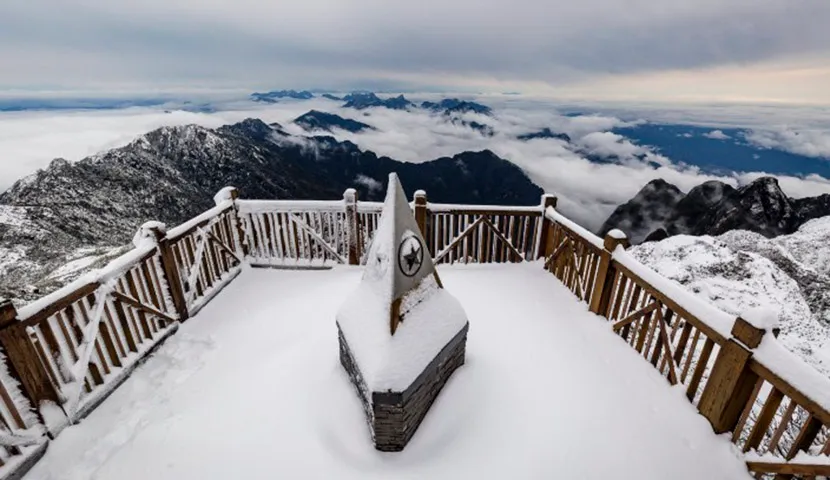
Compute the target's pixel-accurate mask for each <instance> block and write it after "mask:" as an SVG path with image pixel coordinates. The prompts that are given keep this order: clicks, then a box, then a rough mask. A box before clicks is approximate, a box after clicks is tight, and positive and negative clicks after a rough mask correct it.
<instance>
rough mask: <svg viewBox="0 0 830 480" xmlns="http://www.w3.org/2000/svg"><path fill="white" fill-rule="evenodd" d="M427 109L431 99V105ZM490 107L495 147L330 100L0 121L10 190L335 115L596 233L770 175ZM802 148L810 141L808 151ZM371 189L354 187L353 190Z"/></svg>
mask: <svg viewBox="0 0 830 480" xmlns="http://www.w3.org/2000/svg"><path fill="white" fill-rule="evenodd" d="M424 99H427V97H426V96H424ZM430 99H432V98H430ZM484 101H485V102H486V103H489V104H491V105H494V106H495V107H496V116H495V117H493V118H491V117H486V116H479V115H472V114H471V115H468V116H466V117H465V119H466V120H468V121H477V122H480V123H486V124H489V125H491V126H492V127H493V128H494V130H495V132H496V133H495V135H493V136H492V137H487V136H483V135H481V134H479V133H478V132H476V131H475V130H473V129H470V128H467V127H464V126H462V125H460V124H453V123H451V122H447V121H446V119H445V118H443V117H442V116H440V115H435V114H430V113H428V112H426V111H422V110H415V111H412V112H406V111H396V110H387V109H370V110H368V111H364V112H359V111H356V110H352V109H342V108H340V106H339V103H337V102H331V101H328V100H323V99H315V100H311V101H306V102H285V103H280V104H277V105H268V106H259V105H254V104H251V103H249V102H248V103H244V104H239V105H228V106H227V109H225V110H222V111H220V112H217V113H212V114H196V113H187V112H180V111H176V112H173V113H163V112H162V111H160V110H156V109H142V108H133V109H127V110H120V111H107V112H80V113H79V112H58V113H54V112H51V113H49V112H39V113H16V114H2V115H0V190H2V189H5V188H7V187H8V186H10V185H11V184H12V183H13V182H14V181H15V180H16V179H17V178H18V177H20V176H22V175H25V174H29V173H31V172H33V171H34V170H35V169H37V168H42V167H45V166H46V165H48V163H49V161H50V160H51V159H52V158H54V157H58V156H61V157H65V158H68V159H69V160H78V159H80V158H82V157H84V156H86V155H89V154H92V153H96V152H98V151H100V150H102V149H106V148H112V147H116V146H119V145H123V144H126V143H128V142H129V141H130V140H131V139H133V138H134V137H135V136H137V135H139V134H141V133H144V132H146V131H148V130H150V129H152V128H155V127H158V126H161V125H173V124H185V123H197V124H201V125H204V126H208V127H216V126H219V125H222V124H226V123H231V122H235V121H239V120H242V119H244V118H247V117H258V118H261V119H263V120H264V121H266V122H269V123H270V122H279V123H280V124H282V125H284V126H285V128H286V129H287V130H288V131H289V132H291V133H295V134H298V135H305V134H307V133H306V132H304V131H303V130H302V129H301V128H300V127H298V126H296V125H293V124H291V121H292V120H293V119H294V118H296V117H298V116H300V115H302V114H303V113H305V112H307V111H308V110H311V109H318V110H323V111H330V112H333V113H338V114H339V115H341V116H343V117H347V118H353V119H355V120H359V121H362V122H365V123H368V124H370V125H372V126H374V127H377V130H374V131H367V132H365V133H360V134H352V133H348V132H342V131H339V132H336V136H337V137H338V138H339V139H341V140H350V141H353V142H355V143H356V144H358V145H359V146H360V147H361V148H363V149H367V150H372V151H374V152H375V153H377V154H378V155H386V156H389V157H392V158H395V159H397V160H402V161H408V162H424V161H428V160H433V159H435V158H439V157H443V156H452V155H455V154H457V153H460V152H462V151H465V150H473V151H478V150H483V149H490V150H492V151H494V152H495V153H496V154H498V155H500V156H502V157H503V158H506V159H508V160H510V161H512V162H514V163H516V164H517V165H519V166H520V167H522V168H523V169H524V170H525V171H526V172H527V173H528V175H529V176H530V177H531V179H532V180H533V181H534V182H536V183H538V184H539V185H540V186H542V187H543V188H544V189H545V190H546V191H548V192H550V193H554V194H556V195H558V196H559V198H560V205H561V207H562V209H563V210H564V211H565V212H566V213H567V214H569V215H571V216H572V217H573V218H574V219H576V220H578V221H580V222H581V223H583V224H585V225H586V226H587V227H590V228H597V227H598V226H599V225H600V224H601V222H602V221H603V220H604V219H605V218H606V217H607V216H608V215H609V214H610V212H611V211H612V210H613V209H614V208H615V207H616V206H617V205H619V204H621V203H623V202H625V201H627V200H628V199H629V198H631V197H632V196H633V195H634V194H635V193H636V192H637V191H638V190H639V189H640V188H642V186H643V185H644V184H645V183H647V182H648V181H650V180H652V179H655V178H663V179H665V180H666V181H668V182H671V183H673V184H675V185H677V186H678V187H679V188H680V189H681V190H684V191H688V190H689V189H691V188H692V187H694V186H696V185H698V184H700V183H701V182H703V181H706V180H710V179H719V180H721V181H724V182H727V183H730V184H732V185H734V186H737V185H740V184H743V183H747V182H750V181H752V180H754V179H755V178H758V177H759V176H761V175H764V173H763V172H747V173H740V174H735V175H729V176H718V175H710V174H707V173H704V172H702V171H701V170H699V169H697V168H690V167H684V166H680V165H677V164H675V163H674V162H672V160H671V159H670V158H666V157H665V156H663V155H660V154H659V153H656V152H653V151H651V150H650V149H649V148H648V147H645V146H640V145H635V144H632V143H631V142H630V141H628V140H627V139H625V138H623V137H621V136H619V135H617V134H615V133H612V132H610V131H609V130H610V129H612V128H614V127H618V126H625V125H630V124H632V123H634V122H633V121H632V119H631V117H632V116H631V115H627V116H628V117H629V118H628V119H626V120H622V119H620V118H618V117H615V116H611V115H606V114H595V115H580V116H570V115H562V114H560V113H557V110H556V109H554V108H553V107H552V106H551V105H550V104H545V103H542V102H538V101H537V102H529V101H526V100H513V99H505V98H501V99H496V98H493V97H490V98H487V99H485V100H484ZM718 111H719V110H718V109H714V110H712V113H711V114H710V115H711V118H713V120H712V122H714V123H721V124H729V125H732V126H734V125H735V124H734V122H732V123H730V122H726V121H725V120H724V119H722V118H720V119H719V118H718ZM730 112H731V113H730V114H729V116H730V117H737V118H742V117H743V116H746V117H750V116H751V113H744V114H741V113H739V109H732V110H730ZM641 114H642V115H643V118H649V119H650V113H649V112H648V111H641ZM661 115H662V116H664V117H671V116H672V115H673V114H670V113H669V112H668V111H663V112H662V114H661ZM661 115H655V116H657V117H660V116H661ZM696 115H698V116H699V117H700V118H704V116H705V115H704V114H703V113H702V112H698V113H697V114H696ZM753 118H755V117H753ZM820 124H821V121H820V119H819V121H818V122H817V123H814V124H813V126H812V127H809V126H808V127H804V128H802V129H797V130H795V129H794V130H792V131H790V133H789V134H784V133H782V131H781V130H780V127H779V126H777V125H770V126H768V127H763V126H762V125H763V122H761V121H758V120H757V119H756V121H755V122H754V123H752V126H753V130H752V132H751V133H750V134H748V135H747V136H748V139H749V140H750V141H751V142H753V143H755V144H757V145H759V146H761V147H764V148H782V149H790V150H791V151H795V152H799V151H801V153H803V154H810V153H819V152H823V150H821V149H822V148H825V147H823V146H822V145H825V144H824V143H822V142H824V141H825V140H826V139H828V138H830V134H828V130H827V129H824V128H823V127H816V126H815V125H820ZM545 127H547V128H550V129H552V130H553V131H554V132H559V133H566V134H568V135H569V136H570V137H571V138H572V142H571V146H568V144H567V143H566V142H564V141H561V140H555V139H537V140H530V141H519V140H517V139H516V136H517V135H520V134H526V133H530V132H534V131H538V130H540V129H541V128H545ZM716 132H718V130H716V129H713V130H712V131H710V132H709V135H710V136H713V137H718V138H719V137H720V134H718V133H716ZM796 132H798V133H796ZM720 133H721V134H722V132H720ZM801 139H807V141H806V142H801ZM808 145H812V147H808ZM586 155H597V156H602V157H608V156H615V157H616V158H617V161H616V162H615V163H596V162H591V161H589V160H587V159H586V158H585V156H586ZM778 178H779V179H780V182H781V185H782V187H783V188H784V190H785V192H787V193H788V194H789V195H791V196H794V197H804V196H813V195H819V194H822V193H828V192H830V183H828V181H827V180H826V179H824V178H821V177H818V176H810V177H807V178H796V177H786V176H779V177H778ZM366 181H367V179H355V182H364V183H365V182H366ZM413 187H415V186H413Z"/></svg>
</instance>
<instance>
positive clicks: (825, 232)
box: [630, 217, 830, 375]
mask: <svg viewBox="0 0 830 480" xmlns="http://www.w3.org/2000/svg"><path fill="white" fill-rule="evenodd" d="M828 241H830V217H825V218H821V219H815V220H811V221H809V222H807V223H805V224H804V225H803V226H802V227H801V228H799V229H798V230H797V231H796V232H794V233H792V234H789V235H782V236H778V237H776V238H773V239H768V238H766V237H764V236H763V235H761V234H759V233H755V232H750V231H746V230H732V231H729V232H727V233H725V234H723V235H719V236H715V237H712V236H701V237H694V236H689V235H678V236H675V237H671V238H667V239H664V240H662V241H659V242H649V243H644V244H642V245H638V246H635V247H633V248H632V249H631V250H630V251H631V252H632V253H633V254H634V255H635V256H636V257H637V258H638V259H639V260H640V261H641V262H643V263H644V264H646V265H649V266H650V267H652V268H653V269H655V270H656V271H657V272H659V273H661V274H662V275H664V276H666V277H668V278H670V279H672V280H675V281H677V282H678V283H680V284H681V285H684V286H685V287H686V288H688V289H689V290H691V291H692V292H694V293H695V294H697V295H698V296H700V297H702V298H703V299H705V300H707V301H709V302H711V303H713V304H715V305H717V306H718V307H720V308H721V309H722V310H724V311H727V312H729V313H732V314H735V315H740V314H741V313H743V312H745V311H747V310H748V309H749V308H753V307H759V306H760V307H765V308H768V309H771V310H773V311H775V312H776V313H777V314H778V315H779V318H780V320H781V327H782V332H781V336H780V337H779V339H780V340H781V341H782V342H783V343H784V344H785V345H786V346H787V347H788V348H790V349H791V350H792V351H794V352H795V353H797V354H798V355H800V356H801V357H802V358H803V359H804V360H805V361H807V362H808V363H809V364H811V365H813V366H814V367H815V368H817V369H818V370H819V371H821V372H823V373H824V374H826V375H830V246H828V245H830V243H828Z"/></svg>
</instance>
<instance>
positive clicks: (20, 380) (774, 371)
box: [0, 188, 830, 478]
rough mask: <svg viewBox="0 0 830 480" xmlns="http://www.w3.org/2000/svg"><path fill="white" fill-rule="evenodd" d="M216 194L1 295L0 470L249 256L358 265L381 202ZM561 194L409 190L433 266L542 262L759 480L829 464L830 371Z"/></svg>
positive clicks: (21, 464)
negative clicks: (178, 217) (65, 281)
mask: <svg viewBox="0 0 830 480" xmlns="http://www.w3.org/2000/svg"><path fill="white" fill-rule="evenodd" d="M215 200H216V207H215V208H212V209H210V210H208V211H207V212H205V213H203V214H202V215H199V216H197V217H196V218H194V219H192V220H190V221H188V222H186V223H184V224H182V225H180V226H178V227H176V228H173V229H170V230H167V231H165V229H164V227H163V225H161V224H157V223H154V222H150V223H148V224H145V225H144V226H142V228H141V229H140V230H139V232H138V234H137V235H136V237H135V239H134V244H135V249H133V250H132V251H130V252H128V253H127V254H125V255H123V256H122V257H119V258H118V259H116V260H114V261H113V262H111V263H110V264H109V265H108V266H107V267H105V268H104V269H102V270H99V271H97V272H94V273H91V274H88V275H86V276H84V277H82V278H81V279H79V280H77V281H75V282H73V283H72V284H70V285H67V286H66V287H64V288H62V289H60V290H59V291H57V292H55V293H53V294H51V295H49V296H47V297H45V298H42V299H40V300H38V301H36V302H34V303H32V304H30V305H27V306H26V307H24V308H21V309H20V310H19V311H17V310H16V309H15V308H14V306H13V305H12V304H11V303H9V302H6V303H2V304H0V346H2V355H3V357H0V478H3V477H4V476H7V475H9V474H11V473H15V472H16V473H20V472H21V471H25V470H26V469H27V468H28V466H30V465H31V464H32V463H33V462H35V461H36V460H37V459H38V458H39V456H40V455H41V454H42V453H43V451H44V449H45V447H46V445H47V443H48V440H47V438H48V437H54V436H55V435H58V434H59V433H60V431H61V429H62V428H64V427H65V426H66V425H68V424H70V423H74V422H77V421H79V420H80V419H81V418H83V417H84V415H86V414H87V413H88V412H89V411H91V410H92V409H93V408H95V406H96V405H97V404H98V403H100V402H101V401H102V400H103V399H104V398H105V397H106V396H107V395H108V394H109V393H110V392H112V391H113V389H114V388H115V387H117V386H118V385H119V384H120V383H121V382H122V381H123V380H124V379H126V378H127V377H128V376H129V374H130V372H131V371H132V370H133V369H134V368H135V367H136V366H137V365H138V364H139V363H140V362H141V360H142V359H143V358H145V357H146V356H147V355H148V354H149V352H151V351H152V350H153V349H154V348H156V347H157V346H158V345H159V344H160V343H161V342H163V341H164V340H165V339H166V338H168V337H169V336H170V335H171V334H173V333H174V332H175V331H176V330H177V328H178V325H179V323H180V322H183V321H185V320H187V319H188V318H189V317H190V316H193V315H195V314H196V312H198V311H199V310H200V309H201V308H203V307H204V306H205V304H207V302H209V301H210V300H211V299H212V298H213V297H214V296H216V295H217V294H218V293H219V292H220V291H221V290H222V289H223V288H224V287H225V286H226V285H228V284H229V283H230V282H231V281H233V279H234V278H236V276H237V275H238V274H239V273H240V272H241V270H242V268H243V265H246V264H247V265H250V266H254V267H263V266H267V267H280V268H292V267H293V268H296V267H301V268H307V267H318V266H326V267H327V266H329V265H333V264H338V263H340V264H352V265H357V264H360V263H362V262H363V261H364V260H365V255H366V252H368V250H369V247H370V246H371V241H372V237H373V235H374V231H375V229H376V228H377V225H378V221H379V218H380V212H381V207H382V206H381V204H379V203H376V202H358V199H357V194H356V192H355V191H354V190H348V191H346V193H345V194H344V198H343V200H338V201H286V200H274V201H260V200H240V199H238V198H237V193H236V191H235V190H234V189H232V188H227V189H223V190H222V191H220V192H219V194H217V196H216V198H215ZM555 207H556V199H555V198H554V197H552V196H545V197H543V198H542V202H541V204H540V205H539V206H532V207H493V206H464V205H442V204H432V203H429V202H427V198H426V194H425V193H424V192H420V191H419V192H416V194H415V196H414V199H413V203H412V208H413V211H414V214H415V218H416V221H417V223H418V225H419V227H420V228H421V230H422V232H423V233H424V236H425V239H426V241H427V244H428V248H429V250H430V252H431V254H432V256H433V258H434V260H435V262H436V263H440V264H452V263H498V262H522V261H531V260H537V259H539V260H540V261H541V263H542V265H543V266H544V268H545V269H546V270H548V271H549V272H551V273H552V274H553V275H555V277H556V278H558V279H559V280H560V281H561V282H562V283H563V284H564V286H565V287H566V288H568V289H569V290H570V291H571V292H573V293H574V295H576V296H577V297H578V298H579V299H580V300H582V301H584V302H585V303H586V304H587V305H588V307H589V308H590V310H591V311H592V312H594V313H597V314H599V315H601V316H603V317H605V318H606V319H608V321H609V322H610V323H611V329H612V330H613V331H614V332H615V333H617V334H618V335H619V336H620V337H621V339H622V340H623V341H625V342H627V343H628V344H629V345H630V346H631V347H632V349H634V350H635V351H636V352H637V353H638V354H639V355H641V356H643V357H644V359H645V360H646V361H648V362H650V363H651V365H652V366H653V367H654V368H655V369H657V370H658V371H659V372H660V374H661V375H663V376H664V377H665V378H666V379H667V381H668V382H669V383H671V384H672V385H682V386H683V388H684V390H685V392H686V396H687V398H688V399H689V401H690V402H691V403H692V404H693V405H695V406H696V407H697V409H698V410H699V411H700V413H701V414H702V415H703V416H705V417H706V418H707V419H708V420H709V421H710V423H711V424H712V427H713V429H714V430H715V431H716V432H718V433H725V432H729V433H731V438H732V441H733V442H734V443H735V444H736V445H737V447H738V448H739V449H741V450H743V451H744V452H746V453H747V465H748V467H749V468H750V470H751V471H753V472H754V473H756V474H757V475H758V476H759V478H760V477H763V476H764V475H776V476H777V477H776V478H788V477H791V476H793V475H797V476H801V477H804V478H809V477H811V476H816V475H830V462H828V460H827V458H826V457H823V456H822V455H827V454H828V453H830V428H828V427H829V426H830V413H828V412H830V379H827V378H824V377H822V376H821V375H820V374H818V372H816V371H814V370H813V369H812V368H811V367H809V366H807V365H806V364H804V363H803V362H801V361H800V360H799V359H798V358H797V357H795V356H794V355H793V354H791V353H789V352H788V351H786V350H785V349H784V348H783V347H782V346H781V345H779V344H778V343H777V342H776V341H775V340H774V339H770V338H769V337H770V336H772V335H771V334H767V332H765V331H764V330H763V329H762V328H758V327H757V326H754V325H751V324H750V323H749V322H746V321H745V320H744V319H742V318H740V317H735V316H731V315H728V314H726V313H724V312H722V311H720V310H718V309H717V308H715V307H714V306H712V305H709V304H707V303H705V302H703V301H702V300H700V299H698V298H696V297H695V296H693V295H692V294H691V293H689V292H687V291H685V290H684V289H683V288H681V287H680V286H679V285H677V284H674V283H672V282H669V281H667V280H666V279H665V278H663V277H661V276H660V275H658V274H657V273H655V272H654V271H652V270H651V269H649V268H646V267H645V266H643V265H642V264H640V263H639V262H637V261H636V260H635V259H634V258H633V257H631V256H630V255H629V254H628V253H627V252H626V251H625V247H626V246H627V240H626V238H625V236H624V235H622V234H621V233H620V232H611V233H609V235H608V236H606V238H604V239H600V238H598V237H597V236H595V235H593V234H592V233H590V232H588V231H587V230H585V229H584V228H582V227H580V226H579V225H577V224H576V223H574V222H572V221H570V220H568V219H567V218H566V217H564V216H562V215H561V214H560V213H558V212H557V211H556V209H555ZM765 336H766V337H767V339H764V337H765ZM762 340H763V341H762Z"/></svg>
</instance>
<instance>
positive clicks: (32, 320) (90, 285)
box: [23, 282, 101, 326]
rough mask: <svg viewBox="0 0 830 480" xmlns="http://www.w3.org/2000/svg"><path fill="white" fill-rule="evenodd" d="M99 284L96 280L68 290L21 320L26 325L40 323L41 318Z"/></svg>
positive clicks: (70, 302) (71, 302) (90, 291)
mask: <svg viewBox="0 0 830 480" xmlns="http://www.w3.org/2000/svg"><path fill="white" fill-rule="evenodd" d="M99 286H101V285H100V284H99V283H98V282H91V283H88V284H86V285H83V286H81V287H78V289H77V290H75V291H73V292H70V293H68V294H66V295H64V296H63V297H61V298H59V299H58V300H56V301H54V302H52V303H51V304H49V305H47V306H45V307H43V308H42V309H40V310H38V311H37V312H35V313H34V314H32V315H30V316H29V317H28V318H26V319H25V320H23V323H24V324H26V326H34V325H37V324H38V323H40V322H41V321H42V320H43V319H45V318H48V317H50V316H52V315H53V314H55V313H57V312H59V311H61V310H63V309H64V308H66V307H68V306H69V305H72V304H73V303H75V302H76V301H77V300H78V299H79V298H83V297H85V296H87V295H89V294H90V293H93V292H94V291H95V290H97V289H98V287H99Z"/></svg>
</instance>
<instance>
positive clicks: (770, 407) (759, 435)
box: [732, 379, 784, 453]
mask: <svg viewBox="0 0 830 480" xmlns="http://www.w3.org/2000/svg"><path fill="white" fill-rule="evenodd" d="M761 382H763V379H761ZM783 399H784V394H783V393H781V390H778V389H777V388H775V387H772V390H770V392H769V395H768V396H767V399H766V401H765V402H764V406H763V407H762V408H761V413H759V414H758V418H756V419H755V424H754V425H753V426H752V430H750V432H749V437H748V438H747V440H746V443H745V444H744V447H743V451H744V453H746V452H748V451H750V450H754V449H757V448H758V446H759V445H761V441H762V440H763V439H764V436H765V435H766V433H767V430H768V429H769V426H770V424H771V423H772V420H773V419H774V418H775V412H777V411H778V407H779V406H780V405H781V400H783ZM736 440H737V438H736V437H734V436H733V438H732V442H733V443H735V442H736Z"/></svg>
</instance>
